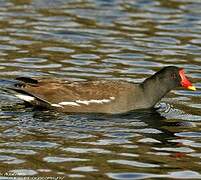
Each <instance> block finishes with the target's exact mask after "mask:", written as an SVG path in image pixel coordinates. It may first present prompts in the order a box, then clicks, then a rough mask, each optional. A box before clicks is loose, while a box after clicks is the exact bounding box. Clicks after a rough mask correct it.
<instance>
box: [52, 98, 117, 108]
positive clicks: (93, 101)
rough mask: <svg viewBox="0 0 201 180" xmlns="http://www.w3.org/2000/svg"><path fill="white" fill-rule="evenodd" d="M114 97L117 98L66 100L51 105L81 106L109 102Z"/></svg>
mask: <svg viewBox="0 0 201 180" xmlns="http://www.w3.org/2000/svg"><path fill="white" fill-rule="evenodd" d="M114 99H115V97H110V99H90V100H76V101H64V102H60V103H58V104H51V105H52V106H55V107H63V106H80V104H85V105H89V104H91V103H95V104H103V103H109V102H111V101H112V100H114Z"/></svg>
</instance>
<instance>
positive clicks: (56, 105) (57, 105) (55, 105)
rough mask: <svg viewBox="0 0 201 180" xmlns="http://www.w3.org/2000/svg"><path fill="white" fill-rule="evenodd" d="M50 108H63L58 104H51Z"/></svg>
mask: <svg viewBox="0 0 201 180" xmlns="http://www.w3.org/2000/svg"><path fill="white" fill-rule="evenodd" d="M51 106H54V107H60V108H63V106H61V105H59V104H51Z"/></svg>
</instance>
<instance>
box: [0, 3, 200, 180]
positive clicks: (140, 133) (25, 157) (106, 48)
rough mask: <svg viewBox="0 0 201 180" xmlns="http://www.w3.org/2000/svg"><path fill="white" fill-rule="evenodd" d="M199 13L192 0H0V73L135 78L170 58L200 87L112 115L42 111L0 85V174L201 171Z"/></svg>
mask: <svg viewBox="0 0 201 180" xmlns="http://www.w3.org/2000/svg"><path fill="white" fill-rule="evenodd" d="M200 19H201V3H200V2H199V1H196V0H186V1H181V0H169V1H159V0H158V1H157V0H139V1H130V0H115V1H114V0H107V1H106V0H93V1H92V0H83V1H79V0H73V1H72V0H68V1H64V0H54V1H53V0H29V1H23V0H21V1H17V0H12V1H11V0H1V1H0V79H9V80H12V79H14V78H15V77H17V76H28V77H33V76H36V77H37V76H46V77H48V78H51V77H58V78H65V79H71V80H86V79H102V78H105V79H121V80H124V81H130V82H141V81H143V80H144V78H146V77H148V76H150V75H151V74H153V73H154V72H156V71H157V70H159V69H160V68H162V67H164V66H167V65H176V66H178V67H183V68H185V70H186V73H187V75H188V76H189V77H190V78H191V79H192V80H193V82H194V84H195V86H196V87H197V91H195V92H192V91H187V90H183V89H177V90H174V91H171V93H169V94H168V95H167V96H166V97H165V98H163V100H162V102H161V103H160V104H159V106H160V109H159V111H158V112H153V111H138V112H131V113H128V114H124V115H115V116H111V115H94V114H92V115H89V114H88V115H87V114H78V115H67V114H62V113H54V112H49V111H42V112H41V111H37V110H34V109H32V108H25V107H24V106H23V105H21V104H19V103H21V101H19V100H17V99H16V98H14V97H13V96H11V95H9V94H8V93H5V92H4V91H0V93H1V96H0V100H1V101H0V108H1V111H0V115H1V116H0V175H1V177H3V176H4V177H5V176H15V177H16V176H37V177H40V176H43V177H44V176H46V177H47V176H48V177H60V178H66V179H68V178H72V179H73V178H74V179H95V178H96V179H97V178H98V179H157V178H158V179H166V178H170V179H173V178H175V179H201V168H200V165H201V161H200V158H201V140H200V137H201V131H200V129H201V112H200V108H201V98H200V94H201V93H200V88H201V83H200V80H201V73H200V72H201V66H200V62H201V31H200V30H201V21H200ZM1 86H6V84H5V82H3V81H2V82H1Z"/></svg>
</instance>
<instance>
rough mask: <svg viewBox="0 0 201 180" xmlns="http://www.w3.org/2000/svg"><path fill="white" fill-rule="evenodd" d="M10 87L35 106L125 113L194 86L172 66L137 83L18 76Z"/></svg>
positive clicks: (82, 111)
mask: <svg viewBox="0 0 201 180" xmlns="http://www.w3.org/2000/svg"><path fill="white" fill-rule="evenodd" d="M17 80H18V83H16V84H15V87H13V88H10V89H12V90H13V91H14V92H15V96H17V97H18V98H20V99H22V100H23V101H25V102H28V103H30V104H31V105H33V106H36V107H44V108H48V109H56V110H58V111H62V112H71V113H78V112H80V113H110V114H116V113H125V112H128V111H131V110H136V109H147V108H152V107H154V105H155V104H156V103H157V102H158V101H159V100H160V99H161V98H162V97H163V96H164V95H165V94H166V93H168V92H169V91H170V90H172V89H175V88H176V87H179V86H181V87H184V88H186V89H191V90H196V89H195V87H194V86H193V85H192V84H191V82H190V81H189V80H188V79H187V77H186V76H185V74H184V70H183V69H180V68H178V67H174V66H168V67H164V68H163V69H161V70H160V71H158V72H156V73H155V74H154V75H152V76H151V77H149V78H147V79H145V80H144V81H143V82H142V83H140V84H134V83H130V82H123V81H117V80H91V81H82V82H77V81H75V82H70V81H62V80H58V79H55V80H51V79H38V80H37V79H32V78H26V77H19V78H17Z"/></svg>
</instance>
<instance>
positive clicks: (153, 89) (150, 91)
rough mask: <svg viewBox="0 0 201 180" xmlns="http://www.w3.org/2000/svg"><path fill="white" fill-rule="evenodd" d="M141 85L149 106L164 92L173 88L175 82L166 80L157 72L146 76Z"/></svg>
mask: <svg viewBox="0 0 201 180" xmlns="http://www.w3.org/2000/svg"><path fill="white" fill-rule="evenodd" d="M141 86H142V88H143V91H144V95H145V97H146V99H147V100H148V101H149V103H150V106H154V105H155V104H156V103H157V102H158V101H160V100H161V99H162V98H163V97H164V96H165V94H167V93H168V92H169V91H170V90H172V89H174V88H175V84H173V83H171V82H169V81H167V79H166V78H165V77H164V76H163V74H158V73H156V74H154V75H153V76H151V77H150V78H147V79H146V80H145V81H144V82H143V83H142V84H141Z"/></svg>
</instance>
